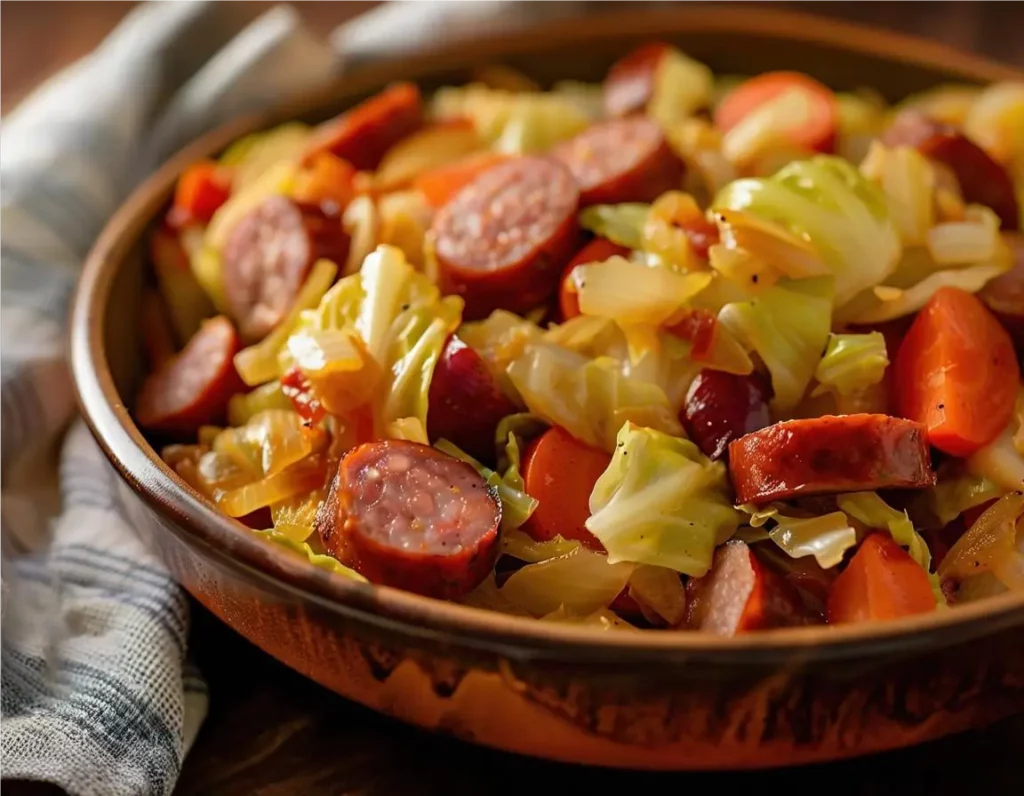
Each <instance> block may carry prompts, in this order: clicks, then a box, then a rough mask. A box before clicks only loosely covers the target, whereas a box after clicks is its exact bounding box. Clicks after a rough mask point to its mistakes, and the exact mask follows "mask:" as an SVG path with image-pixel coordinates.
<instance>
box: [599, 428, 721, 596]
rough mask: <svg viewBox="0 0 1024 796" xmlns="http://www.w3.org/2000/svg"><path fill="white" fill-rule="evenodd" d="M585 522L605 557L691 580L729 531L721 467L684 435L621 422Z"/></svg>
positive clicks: (702, 570)
mask: <svg viewBox="0 0 1024 796" xmlns="http://www.w3.org/2000/svg"><path fill="white" fill-rule="evenodd" d="M590 513H591V516H590V518H589V519H588V520H587V523H586V526H587V530H589V531H590V532H591V533H592V534H594V536H596V537H597V538H598V539H599V540H600V541H601V544H603V545H604V547H605V549H606V550H607V551H608V560H609V561H610V562H612V563H615V562H620V561H621V562H626V561H630V562H635V563H637V564H650V565H652V566H656V567H667V568H668V569H672V570H675V571H676V572H682V573H684V574H687V575H692V576H694V577H700V576H701V575H704V574H705V573H706V572H707V571H708V570H709V569H710V568H711V557H712V555H713V554H714V550H715V547H716V546H717V545H719V544H721V543H722V542H724V541H725V540H726V539H728V538H729V537H730V536H732V534H733V533H734V532H735V530H736V528H737V526H738V524H739V514H738V512H737V511H736V510H735V509H734V508H733V507H732V505H731V503H730V501H729V497H728V483H727V477H726V471H725V465H724V464H723V463H722V462H711V461H709V460H708V459H707V457H705V456H704V455H703V454H702V453H701V452H700V451H699V450H698V449H697V446H696V445H694V444H693V443H692V442H690V441H689V440H685V439H679V438H677V437H673V436H669V435H668V434H664V433H662V432H660V431H656V430H654V429H650V428H642V427H640V426H637V425H634V424H632V423H626V424H625V425H623V426H622V428H621V430H620V431H619V435H618V442H617V445H616V448H615V452H614V455H613V456H612V462H611V464H610V465H609V466H608V469H607V470H605V471H604V473H603V474H602V475H601V477H600V478H598V479H597V483H596V484H594V491H593V492H592V493H591V495H590Z"/></svg>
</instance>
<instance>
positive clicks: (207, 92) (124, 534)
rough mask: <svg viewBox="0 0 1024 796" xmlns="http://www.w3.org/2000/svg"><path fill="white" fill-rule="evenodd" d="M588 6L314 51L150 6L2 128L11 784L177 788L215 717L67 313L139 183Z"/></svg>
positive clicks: (346, 29)
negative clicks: (320, 89)
mask: <svg viewBox="0 0 1024 796" xmlns="http://www.w3.org/2000/svg"><path fill="white" fill-rule="evenodd" d="M586 5H590V4H589V3H573V2H565V3H520V2H505V0H490V2H475V3H460V2H418V1H415V2H414V0H406V1H405V2H391V3H383V4H380V5H379V6H377V7H376V8H374V9H373V10H371V11H369V12H367V13H366V14H364V15H362V16H361V17H359V18H357V19H356V20H355V21H353V22H352V23H349V24H347V25H345V26H343V27H342V28H340V29H339V30H337V31H334V32H333V34H331V35H330V39H329V40H330V42H331V44H330V45H328V44H327V41H328V37H327V36H312V35H310V34H309V33H308V32H307V31H305V30H304V29H303V28H302V26H301V24H300V23H299V20H298V17H297V16H296V14H295V12H294V11H292V10H291V9H289V8H288V7H287V6H279V7H276V8H274V9H273V10H271V11H269V12H267V13H266V14H264V15H263V16H261V17H260V18H258V19H256V20H255V21H252V20H251V18H250V17H251V8H252V6H251V5H250V4H240V3H239V4H236V3H221V2H175V3H170V2H158V3H146V4H144V5H142V6H140V7H139V8H137V9H136V10H134V11H133V12H132V13H131V14H129V15H128V17H127V18H126V19H125V21H124V22H123V23H122V24H121V25H120V26H119V27H118V28H117V30H116V31H115V32H114V33H113V34H112V35H110V36H109V37H108V38H107V40H106V41H105V42H104V43H103V45H102V46H101V47H100V48H99V49H98V50H96V51H95V52H94V53H92V54H91V55H89V56H88V57H86V58H85V59H83V60H82V61H80V62H79V63H77V64H75V65H74V66H72V67H71V68H70V69H68V70H66V71H65V72H63V73H61V74H60V75H58V76H57V77H55V78H54V79H52V80H50V81H49V82H48V83H47V84H46V85H45V86H43V87H42V88H41V89H40V90H38V91H37V92H36V93H35V94H34V95H33V96H32V97H30V98H29V99H28V100H26V101H25V102H24V103H23V104H22V105H21V107H19V108H18V109H17V110H16V112H15V113H14V114H12V115H11V116H10V118H8V119H5V120H4V121H3V124H2V131H0V134H2V148H0V247H2V251H0V376H2V393H0V411H2V414H0V435H2V439H0V490H2V500H0V521H2V537H0V539H2V559H0V560H2V566H0V589H2V595H0V631H2V633H0V636H2V650H0V664H2V720H0V770H2V776H3V779H4V780H5V782H7V783H10V782H13V781H16V780H30V781H40V782H46V783H52V784H54V785H57V786H59V787H60V788H62V789H64V790H65V791H67V792H68V793H70V794H75V795H77V794H98V795H101V796H119V795H120V794H160V793H170V792H171V790H172V789H173V787H174V783H175V781H176V779H177V776H178V773H179V771H180V768H181V764H182V760H183V758H184V756H185V754H186V752H187V751H188V749H189V747H190V746H191V744H192V741H193V740H194V738H195V736H196V733H197V731H198V729H199V726H200V724H201V723H202V720H203V717H204V715H205V713H206V706H207V694H206V686H205V684H204V683H203V680H202V677H201V675H200V674H199V672H197V671H196V670H194V669H193V668H192V667H190V665H189V663H188V655H187V639H188V603H187V601H186V599H185V596H184V594H183V593H182V591H181V589H180V588H179V587H178V586H177V585H176V584H175V583H174V582H173V581H172V580H171V578H170V577H169V576H168V574H167V571H166V570H165V569H164V567H163V566H162V565H161V563H160V562H159V561H158V560H157V559H156V558H155V557H154V556H153V555H152V554H151V553H150V552H149V551H148V550H147V549H146V548H145V547H144V545H143V544H142V542H141V540H140V538H139V537H138V535H137V533H136V530H135V529H134V528H133V526H132V523H131V521H130V518H129V517H128V516H126V513H125V511H124V508H123V506H122V505H121V503H120V500H119V497H118V489H117V488H116V487H115V483H116V478H117V476H116V474H115V473H114V471H113V470H112V468H111V467H110V466H109V465H108V464H107V462H106V460H105V459H104V457H103V455H102V454H101V452H100V451H99V448H98V447H97V445H96V444H95V442H94V441H93V439H92V438H91V436H90V434H89V432H88V431H87V430H86V429H85V427H84V426H83V425H82V422H81V421H80V420H75V419H74V399H73V396H72V387H71V382H70V375H69V371H68V367H67V363H66V361H65V353H66V352H65V348H66V346H65V342H66V341H65V328H64V326H65V319H66V316H67V308H68V302H69V299H70V296H71V292H72V290H73V288H74V284H75V280H76V278H77V274H78V270H79V266H80V264H81V262H82V259H83V257H84V256H85V254H86V252H87V251H88V249H89V247H90V246H91V245H92V243H93V241H94V240H95V238H96V237H97V235H98V233H99V231H100V229H101V228H102V226H103V225H104V223H105V222H106V220H107V219H108V218H109V217H110V215H111V214H112V212H113V211H114V209H115V208H116V207H117V205H118V204H119V203H120V202H121V201H123V199H124V198H125V196H126V194H127V193H128V191H129V190H130V189H131V187H132V186H133V185H134V184H135V183H136V182H137V181H138V180H139V179H141V178H142V177H143V176H145V174H146V173H148V172H149V171H150V170H151V169H152V168H153V167H154V166H155V165H156V164H157V163H159V162H160V161H161V160H163V159H164V158H166V157H167V156H168V155H169V154H171V153H172V152H173V151H174V150H176V149H177V148H179V147H180V146H182V145H183V144H184V143H186V142H187V141H188V140H190V139H191V138H193V137H194V136H196V135H198V134H200V133H202V132H203V131H204V130H206V129H209V128H210V127H212V126H215V125H217V124H219V123H221V122H223V121H225V120H227V119H228V118H229V117H231V116H234V115H236V114H238V113H241V112H243V111H248V110H253V109H255V108H256V107H259V106H263V105H266V104H268V103H272V102H274V101H277V100H279V99H280V98H282V97H285V96H287V95H290V94H292V93H294V92H298V91H301V90H306V89H311V88H313V87H315V86H316V85H318V84H322V83H324V82H325V81H327V80H328V79H330V78H331V77H333V76H334V75H335V74H336V73H337V72H338V71H339V70H340V69H341V68H343V67H344V68H348V67H349V66H351V65H352V64H355V63H365V62H366V61H368V60H373V59H377V58H387V57H391V56H393V55H397V54H401V53H405V52H408V51H410V50H412V49H415V48H418V47H422V46H436V45H437V44H438V42H439V41H440V40H441V39H446V38H452V37H459V36H463V35H468V34H476V33H480V32H482V31H484V30H485V29H486V30H489V31H494V30H495V29H498V30H502V31H507V30H509V29H510V28H512V27H515V26H518V25H523V24H531V23H533V22H536V21H538V20H545V19H552V18H553V17H556V16H560V15H563V14H572V13H578V11H579V7H580V6H586Z"/></svg>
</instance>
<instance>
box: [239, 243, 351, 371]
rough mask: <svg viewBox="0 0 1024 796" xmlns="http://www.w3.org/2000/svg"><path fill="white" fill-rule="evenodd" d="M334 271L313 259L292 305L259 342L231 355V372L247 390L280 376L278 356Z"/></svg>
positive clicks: (323, 292)
mask: <svg viewBox="0 0 1024 796" xmlns="http://www.w3.org/2000/svg"><path fill="white" fill-rule="evenodd" d="M337 272H338V269H337V267H336V266H335V264H334V263H332V262H331V261H330V260H317V261H316V262H315V263H314V264H313V268H312V269H311V270H310V272H309V276H308V277H306V282H305V284H303V286H302V289H301V290H300V291H299V294H298V295H297V296H296V297H295V303H294V304H292V308H291V309H290V310H289V311H288V314H287V315H286V316H285V317H284V320H282V321H281V323H279V324H278V325H277V326H275V327H274V329H273V330H272V331H271V332H270V334H268V335H267V336H266V337H264V338H263V339H262V340H260V342H258V343H256V344H255V345H251V346H249V347H248V348H243V349H242V350H241V351H239V352H238V353H237V354H235V370H237V371H238V375H239V376H241V377H242V381H244V382H245V383H246V384H248V385H249V386H250V387H255V386H256V385H258V384H263V383H264V382H268V381H271V380H273V379H276V378H278V377H279V376H280V375H281V373H282V370H281V367H280V362H279V358H278V354H279V353H280V351H281V349H282V348H283V347H284V346H285V344H286V343H287V341H288V337H289V335H291V333H292V332H293V331H294V330H295V327H296V326H297V325H298V324H299V320H300V318H301V317H302V313H303V312H304V311H305V310H308V309H312V308H313V307H315V306H316V305H317V303H318V302H319V301H320V300H321V299H322V298H323V297H324V296H325V294H326V293H327V292H328V288H330V286H331V283H332V282H334V276H335V274H337Z"/></svg>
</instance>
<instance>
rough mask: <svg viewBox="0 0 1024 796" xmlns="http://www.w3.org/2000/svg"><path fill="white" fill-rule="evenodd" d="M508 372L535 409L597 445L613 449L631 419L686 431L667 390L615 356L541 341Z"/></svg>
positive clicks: (674, 432) (678, 433)
mask: <svg viewBox="0 0 1024 796" xmlns="http://www.w3.org/2000/svg"><path fill="white" fill-rule="evenodd" d="M507 373H508V377H509V378H510V379H511V381H512V384H513V385H514V387H515V389H516V392H517V393H518V394H519V396H520V397H521V398H522V400H523V402H524V403H525V404H526V407H527V408H528V409H529V411H530V412H532V413H533V414H535V415H537V416H538V417H540V418H542V419H544V420H545V421H546V422H548V423H550V424H551V425H556V426H561V427H562V428H564V429H565V430H566V431H568V432H569V433H570V434H572V435H573V436H574V437H576V439H578V440H580V441H582V442H585V443H587V444H588V445H592V446H593V447H595V448H602V449H604V450H607V451H611V450H612V449H613V448H614V447H615V439H616V433H617V431H618V429H619V428H621V427H622V424H623V423H625V422H626V421H633V422H635V423H637V424H639V425H644V426H648V427H650V428H653V429H657V430H659V431H663V432H665V433H667V434H671V435H674V436H682V435H683V428H682V426H681V425H680V423H679V418H678V417H677V414H676V410H675V409H674V408H673V406H672V405H671V404H670V403H669V400H668V397H667V396H666V395H665V391H664V390H662V388H661V387H659V386H658V385H656V384H652V383H649V382H644V381H638V380H636V379H632V378H629V377H627V376H625V375H623V373H622V369H621V365H620V363H619V362H618V361H617V360H614V359H612V358H611V357H598V358H597V359H588V358H587V357H584V356H581V355H579V354H576V353H574V352H572V351H568V350H566V349H564V348H560V347H559V346H555V345H551V344H550V343H539V344H536V345H531V346H529V347H528V348H527V349H526V350H525V351H524V353H523V355H522V356H520V357H519V358H517V359H516V360H515V361H513V362H512V363H511V364H510V365H509V366H508V369H507Z"/></svg>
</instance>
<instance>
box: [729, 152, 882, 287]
mask: <svg viewBox="0 0 1024 796" xmlns="http://www.w3.org/2000/svg"><path fill="white" fill-rule="evenodd" d="M713 209H714V210H716V211H722V210H744V211H750V212H751V213H753V214H755V215H757V216H760V217H761V218H762V219H764V220H765V221H769V222H774V223H775V224H778V225H781V226H782V227H783V228H785V229H786V230H787V231H788V232H789V233H790V234H791V235H792V236H794V237H795V238H797V239H800V240H803V241H805V242H806V243H809V244H811V245H812V246H813V247H814V250H815V251H816V252H817V254H818V255H819V256H820V257H821V259H822V260H823V261H824V263H825V265H827V266H828V270H829V272H831V273H832V274H833V275H834V276H835V294H834V304H835V306H837V307H841V306H842V305H843V304H845V303H846V302H847V301H849V300H850V299H852V298H853V297H854V296H856V295H857V294H858V293H860V292H861V291H862V290H865V289H867V288H870V287H872V286H874V285H877V284H879V283H881V282H882V281H883V280H884V279H885V278H886V277H887V276H888V275H889V274H890V273H892V271H893V269H894V268H895V267H896V263H897V261H898V259H899V254H900V243H899V238H898V237H897V235H896V230H895V228H894V226H893V223H892V221H891V220H890V218H889V211H888V205H887V202H886V199H885V195H884V194H883V193H882V192H881V191H880V190H879V189H878V188H877V186H875V185H873V184H871V183H870V182H869V181H868V180H867V179H866V178H865V177H864V176H863V175H862V174H861V173H860V172H859V171H857V169H856V168H855V167H854V166H852V165H850V164H849V163H847V162H846V161H844V160H842V159H841V158H837V157H832V156H827V155H819V156H817V157H814V158H811V159H810V160H802V161H797V162H794V163H790V164H789V165H788V166H785V167H784V168H783V169H781V170H780V171H779V172H778V173H776V174H775V175H774V176H772V177H769V178H767V179H745V180H737V181H735V182H733V183H730V184H729V185H727V186H726V187H725V188H724V189H723V190H722V191H721V192H720V193H719V195H718V196H717V197H716V198H715V201H714V205H713ZM751 253H752V254H753V255H754V256H756V257H761V258H762V259H765V260H766V261H767V262H770V263H771V264H772V265H773V266H774V267H776V268H778V269H779V270H780V271H782V272H783V273H786V272H787V267H792V268H793V269H801V268H804V269H805V268H806V267H807V262H808V261H806V260H803V259H790V258H787V259H786V261H785V262H782V261H780V260H778V259H772V258H771V257H762V253H761V252H760V251H758V250H756V249H751ZM797 272H800V271H799V270H797ZM804 273H805V271H804Z"/></svg>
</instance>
